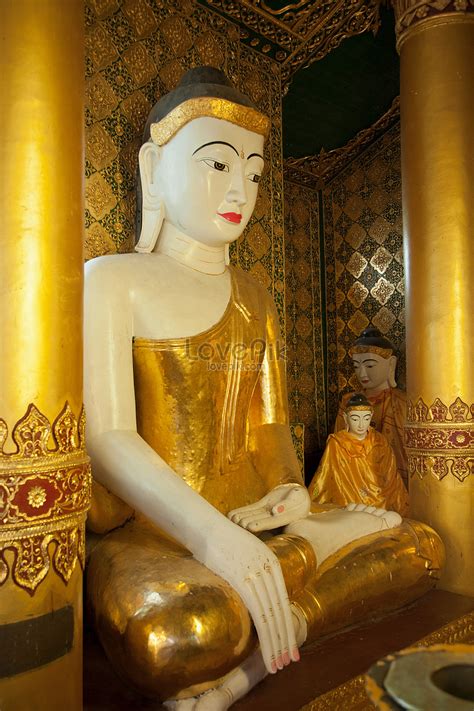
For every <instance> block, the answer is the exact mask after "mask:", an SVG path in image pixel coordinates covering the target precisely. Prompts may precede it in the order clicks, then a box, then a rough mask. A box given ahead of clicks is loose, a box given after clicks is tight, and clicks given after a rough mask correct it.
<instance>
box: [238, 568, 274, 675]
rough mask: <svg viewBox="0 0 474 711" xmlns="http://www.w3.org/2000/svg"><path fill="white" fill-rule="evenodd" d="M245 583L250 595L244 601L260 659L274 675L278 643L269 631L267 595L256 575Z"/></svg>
mask: <svg viewBox="0 0 474 711" xmlns="http://www.w3.org/2000/svg"><path fill="white" fill-rule="evenodd" d="M245 582H246V584H247V587H248V589H249V593H250V600H249V601H246V603H247V609H248V611H249V613H250V616H251V617H252V620H253V623H254V625H255V629H256V631H257V636H258V641H259V643H260V650H261V653H262V658H263V661H264V664H265V667H266V669H267V671H268V672H269V673H270V674H275V673H276V672H277V671H278V667H277V664H276V659H277V656H278V643H277V637H276V635H275V634H274V633H272V630H271V629H270V621H269V607H270V605H269V598H268V594H267V592H266V590H265V589H263V590H262V583H261V581H260V582H259V581H258V580H257V576H256V575H255V576H249V577H248V578H246V580H245Z"/></svg>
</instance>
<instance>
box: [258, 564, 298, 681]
mask: <svg viewBox="0 0 474 711" xmlns="http://www.w3.org/2000/svg"><path fill="white" fill-rule="evenodd" d="M268 572H269V574H268V575H265V576H264V578H263V579H264V582H265V584H266V586H267V591H268V595H269V597H270V600H271V603H272V609H273V614H274V616H275V621H276V624H277V627H278V629H280V630H282V632H283V636H282V637H281V638H280V639H281V652H282V654H281V666H280V665H279V664H278V659H277V666H278V668H280V669H281V668H283V666H287V665H288V664H289V663H290V662H291V653H292V651H293V648H294V647H295V645H296V642H295V643H292V639H293V635H294V624H293V616H292V614H291V608H290V605H289V601H288V604H283V605H282V603H281V599H280V594H279V592H278V590H277V586H276V581H275V578H274V576H273V575H272V574H271V570H268ZM285 599H288V597H287V594H286V589H285ZM280 634H281V633H280Z"/></svg>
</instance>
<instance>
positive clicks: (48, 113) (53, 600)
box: [0, 0, 90, 711]
mask: <svg viewBox="0 0 474 711" xmlns="http://www.w3.org/2000/svg"><path fill="white" fill-rule="evenodd" d="M66 5H67V7H66ZM83 22H84V21H83V4H82V2H81V0H68V2H67V3H66V4H65V3H64V1H63V0H41V1H40V2H38V0H2V2H0V27H1V32H0V102H1V105H0V170H1V177H0V186H1V187H0V239H1V250H0V313H1V323H0V328H1V333H0V344H1V346H0V353H1V385H0V708H1V709H2V711H13V710H14V711H20V710H21V711H29V710H30V709H31V711H33V709H34V711H43V709H44V711H46V710H47V711H64V709H68V711H75V710H76V709H77V710H79V709H81V708H82V629H81V627H82V571H81V566H82V565H83V560H84V520H85V513H86V510H87V507H88V502H89V488H90V483H89V479H90V472H89V464H88V459H87V456H86V454H85V449H84V437H83V431H84V426H83V425H84V418H83V414H82V269H83V259H82V253H83V247H82V238H83V209H84V208H83V205H84V201H83V150H84V140H83V121H84V118H83V116H84V114H83V109H84V107H83V83H84V58H83V55H84V29H83Z"/></svg>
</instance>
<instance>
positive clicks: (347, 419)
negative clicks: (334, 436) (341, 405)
mask: <svg viewBox="0 0 474 711" xmlns="http://www.w3.org/2000/svg"><path fill="white" fill-rule="evenodd" d="M342 417H343V419H344V423H345V425H346V432H349V418H348V416H347V412H343V413H342Z"/></svg>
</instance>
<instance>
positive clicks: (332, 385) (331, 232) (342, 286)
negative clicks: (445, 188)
mask: <svg viewBox="0 0 474 711" xmlns="http://www.w3.org/2000/svg"><path fill="white" fill-rule="evenodd" d="M323 199H324V237H325V255H326V273H327V274H328V275H329V276H328V279H327V303H328V309H327V342H328V420H329V426H330V427H332V425H333V422H334V420H335V416H336V412H337V401H338V396H339V395H340V393H341V392H343V391H347V390H351V389H354V388H356V387H357V380H356V379H355V376H354V373H353V371H352V365H351V362H350V358H349V356H348V349H349V347H350V346H351V344H352V343H353V341H354V340H355V338H356V337H357V336H358V335H359V334H360V332H361V331H362V330H363V329H364V328H365V327H366V326H368V325H369V324H373V325H375V326H376V327H377V328H379V329H380V331H381V332H382V333H384V334H385V335H386V336H387V337H388V338H389V339H390V340H391V341H392V342H393V344H394V345H395V348H396V351H397V355H398V357H399V365H398V372H397V377H398V382H399V385H400V386H401V387H403V385H404V380H405V377H404V374H405V321H404V313H405V312H404V281H403V250H402V211H401V179H400V129H399V126H398V125H396V126H394V127H393V128H391V129H390V130H389V131H388V132H387V133H385V134H384V135H383V136H382V137H381V138H380V139H379V140H377V141H376V142H375V143H374V144H373V145H372V146H371V147H370V148H368V149H367V150H366V151H365V152H364V153H362V154H361V155H360V156H359V157H358V158H356V159H355V160H354V161H353V162H352V163H351V164H350V165H349V166H347V168H346V169H345V170H343V171H342V172H341V173H339V175H338V176H337V177H336V178H335V179H334V180H333V181H332V182H331V183H330V184H329V185H328V186H327V187H326V188H325V190H324V193H323ZM333 275H334V278H333Z"/></svg>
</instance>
